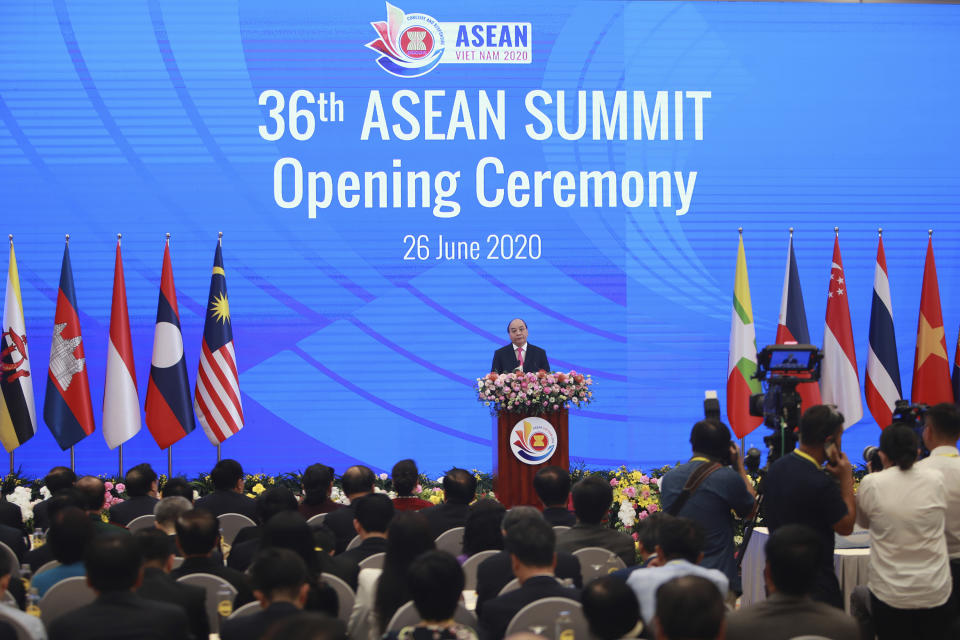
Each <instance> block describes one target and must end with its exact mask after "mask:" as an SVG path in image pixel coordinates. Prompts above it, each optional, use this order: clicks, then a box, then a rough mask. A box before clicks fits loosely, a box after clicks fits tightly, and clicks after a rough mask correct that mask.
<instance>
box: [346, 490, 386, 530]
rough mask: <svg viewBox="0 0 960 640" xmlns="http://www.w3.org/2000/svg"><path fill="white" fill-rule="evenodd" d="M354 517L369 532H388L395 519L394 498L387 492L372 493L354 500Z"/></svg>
mask: <svg viewBox="0 0 960 640" xmlns="http://www.w3.org/2000/svg"><path fill="white" fill-rule="evenodd" d="M353 517H354V518H356V519H357V522H359V523H360V526H361V527H363V528H364V530H366V531H367V532H368V533H386V532H387V527H389V526H390V521H391V520H392V519H393V500H391V499H390V496H388V495H387V494H385V493H371V494H369V495H365V496H361V497H359V498H357V499H356V500H354V502H353Z"/></svg>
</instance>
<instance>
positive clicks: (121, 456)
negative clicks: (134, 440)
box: [117, 442, 123, 477]
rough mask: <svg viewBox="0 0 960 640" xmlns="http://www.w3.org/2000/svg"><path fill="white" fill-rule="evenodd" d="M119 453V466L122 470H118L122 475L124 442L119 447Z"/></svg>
mask: <svg viewBox="0 0 960 640" xmlns="http://www.w3.org/2000/svg"><path fill="white" fill-rule="evenodd" d="M117 453H118V454H119V458H120V460H119V462H120V464H119V466H118V468H119V469H120V471H119V472H118V475H119V476H121V477H122V476H123V443H122V442H121V443H120V445H119V446H118V447H117Z"/></svg>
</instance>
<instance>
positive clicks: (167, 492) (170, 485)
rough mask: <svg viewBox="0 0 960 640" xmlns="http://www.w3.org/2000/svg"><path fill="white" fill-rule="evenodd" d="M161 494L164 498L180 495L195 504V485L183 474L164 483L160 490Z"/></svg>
mask: <svg viewBox="0 0 960 640" xmlns="http://www.w3.org/2000/svg"><path fill="white" fill-rule="evenodd" d="M160 495H161V496H163V497H164V498H172V497H174V496H180V497H181V498H186V499H187V500H189V501H190V504H193V485H191V484H190V483H189V482H188V481H187V479H186V478H184V477H183V476H177V477H176V478H170V479H169V480H167V482H166V484H164V485H163V489H161V490H160Z"/></svg>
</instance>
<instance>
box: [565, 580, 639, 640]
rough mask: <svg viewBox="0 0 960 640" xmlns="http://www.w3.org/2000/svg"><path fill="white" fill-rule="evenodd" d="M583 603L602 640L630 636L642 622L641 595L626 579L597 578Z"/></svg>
mask: <svg viewBox="0 0 960 640" xmlns="http://www.w3.org/2000/svg"><path fill="white" fill-rule="evenodd" d="M580 602H581V603H582V604H583V615H584V617H586V619H587V622H588V623H590V631H591V632H593V635H594V636H596V638H598V639H599V640H616V639H617V638H624V637H626V636H627V634H628V633H629V632H630V631H631V630H633V628H634V627H636V626H637V621H638V620H639V619H640V604H639V603H638V602H637V596H636V595H634V593H633V589H631V588H630V587H628V586H627V583H626V582H625V581H624V580H623V579H622V578H617V577H614V576H603V577H600V578H597V579H596V580H594V581H593V582H591V583H590V584H588V585H587V586H586V587H584V589H583V593H581V594H580Z"/></svg>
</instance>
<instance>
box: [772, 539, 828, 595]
mask: <svg viewBox="0 0 960 640" xmlns="http://www.w3.org/2000/svg"><path fill="white" fill-rule="evenodd" d="M765 550H766V554H767V567H769V569H770V579H771V580H772V581H773V585H774V586H775V587H776V589H777V591H779V592H782V593H785V594H787V595H791V596H805V595H808V594H809V593H811V592H812V591H813V588H814V584H815V583H816V581H817V575H818V573H819V570H820V569H819V568H820V566H821V565H822V564H823V562H822V560H823V554H824V552H825V550H824V548H823V543H822V542H820V538H819V537H818V536H817V534H816V532H815V531H814V530H813V529H811V528H810V527H806V526H804V525H799V524H788V525H785V526H783V527H780V528H779V529H777V530H776V531H774V532H773V533H771V534H770V539H769V540H767V544H766V547H765Z"/></svg>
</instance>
